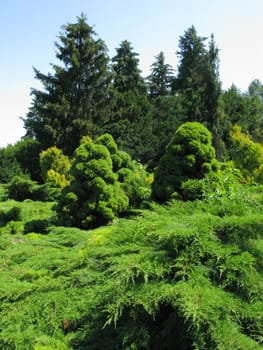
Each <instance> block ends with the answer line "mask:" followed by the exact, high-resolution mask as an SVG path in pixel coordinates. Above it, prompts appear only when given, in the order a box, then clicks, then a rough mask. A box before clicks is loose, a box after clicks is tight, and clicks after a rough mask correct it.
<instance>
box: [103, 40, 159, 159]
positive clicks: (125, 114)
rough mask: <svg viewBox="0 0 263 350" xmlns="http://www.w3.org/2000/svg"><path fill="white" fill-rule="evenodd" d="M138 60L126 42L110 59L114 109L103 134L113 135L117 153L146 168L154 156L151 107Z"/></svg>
mask: <svg viewBox="0 0 263 350" xmlns="http://www.w3.org/2000/svg"><path fill="white" fill-rule="evenodd" d="M137 56H138V54H137V53H136V52H134V49H133V47H132V46H131V44H130V43H129V42H128V41H127V40H125V41H123V42H122V43H121V44H120V47H119V48H117V54H116V56H115V57H113V59H112V70H113V89H114V93H113V95H114V99H113V101H114V105H113V108H112V112H111V116H110V120H109V122H108V123H107V124H106V125H105V127H104V131H105V132H109V133H110V134H112V136H113V137H114V139H115V140H116V142H117V144H118V146H119V147H120V149H122V150H124V151H125V152H128V153H129V154H130V155H131V157H132V158H135V159H137V160H139V161H141V162H142V163H144V164H146V163H148V161H149V159H151V157H152V155H153V154H152V144H151V138H152V121H151V104H150V102H149V100H148V96H147V91H146V84H145V82H144V79H143V77H142V76H141V71H140V69H139V59H138V58H137Z"/></svg>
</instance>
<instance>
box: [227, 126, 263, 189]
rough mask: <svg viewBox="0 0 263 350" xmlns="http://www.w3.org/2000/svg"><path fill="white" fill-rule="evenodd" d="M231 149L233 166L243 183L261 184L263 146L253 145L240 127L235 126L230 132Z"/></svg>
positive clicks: (262, 179)
mask: <svg viewBox="0 0 263 350" xmlns="http://www.w3.org/2000/svg"><path fill="white" fill-rule="evenodd" d="M230 139H231V141H232V144H233V147H232V148H231V155H232V158H233V161H234V164H235V166H236V167H237V168H238V169H240V170H241V173H242V175H243V176H244V178H245V181H246V182H248V183H252V182H253V181H255V182H259V183H262V182H263V145H262V144H260V143H255V142H253V140H252V139H251V138H250V137H249V136H248V135H247V134H245V133H243V132H242V131H241V127H240V126H238V125H235V126H234V127H233V128H232V130H231V131H230Z"/></svg>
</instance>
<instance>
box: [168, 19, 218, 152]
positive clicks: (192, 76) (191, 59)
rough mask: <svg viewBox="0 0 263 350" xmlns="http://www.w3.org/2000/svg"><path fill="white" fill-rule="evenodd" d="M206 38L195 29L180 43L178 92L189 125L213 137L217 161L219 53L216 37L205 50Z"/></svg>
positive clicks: (188, 31) (176, 84) (192, 28)
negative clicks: (200, 126) (203, 128)
mask: <svg viewBox="0 0 263 350" xmlns="http://www.w3.org/2000/svg"><path fill="white" fill-rule="evenodd" d="M206 40H207V38H205V37H200V36H198V34H197V32H196V29H195V27H194V26H192V27H190V28H189V29H188V30H186V31H185V33H184V35H183V36H181V37H180V40H179V51H178V52H177V55H178V58H179V66H178V76H177V79H176V82H175V85H174V88H175V92H176V93H179V94H181V95H182V101H183V102H182V103H183V109H184V113H185V118H186V121H198V122H200V123H203V124H204V125H205V126H206V127H207V128H208V129H209V130H210V131H211V132H212V133H213V144H214V146H215V148H216V153H217V157H218V158H222V153H223V148H224V146H223V143H222V137H221V129H222V126H221V124H222V112H221V109H220V108H221V107H220V100H221V83H220V80H219V73H218V49H217V48H216V46H215V42H214V37H213V35H212V36H211V40H210V42H209V44H208V48H207V46H206Z"/></svg>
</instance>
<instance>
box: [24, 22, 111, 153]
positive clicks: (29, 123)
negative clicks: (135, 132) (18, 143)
mask: <svg viewBox="0 0 263 350" xmlns="http://www.w3.org/2000/svg"><path fill="white" fill-rule="evenodd" d="M62 29H63V31H62V32H61V34H60V35H59V42H58V43H56V48H57V53H56V57H57V59H58V60H59V61H60V62H61V63H62V65H61V66H60V65H55V64H53V65H52V68H53V70H54V73H52V74H51V73H49V74H47V75H45V74H42V73H40V72H39V71H38V70H36V69H35V74H36V79H38V80H39V81H40V82H41V83H42V84H43V90H37V89H33V90H32V95H33V103H32V107H31V108H30V110H29V112H28V114H27V115H26V117H25V118H24V125H25V129H26V131H27V135H29V136H33V137H34V138H36V139H37V140H38V141H39V142H40V143H41V148H42V149H46V148H48V147H50V146H53V145H56V146H57V147H59V148H60V149H62V150H63V151H64V152H65V154H69V155H71V154H72V153H73V151H74V150H75V148H76V147H77V146H78V145H79V142H80V139H81V137H82V136H83V135H90V136H94V135H97V134H98V130H99V127H100V126H101V125H102V124H103V123H104V122H105V119H106V118H107V110H108V108H109V105H110V98H109V97H110V95H109V90H108V87H109V84H110V79H111V78H110V73H109V67H108V61H109V58H108V56H107V48H106V46H105V44H104V42H103V41H102V40H101V39H96V37H95V32H94V30H93V28H92V27H90V26H89V25H88V24H87V22H86V18H85V16H84V15H81V16H80V17H78V18H77V22H76V23H70V24H67V25H65V26H63V27H62Z"/></svg>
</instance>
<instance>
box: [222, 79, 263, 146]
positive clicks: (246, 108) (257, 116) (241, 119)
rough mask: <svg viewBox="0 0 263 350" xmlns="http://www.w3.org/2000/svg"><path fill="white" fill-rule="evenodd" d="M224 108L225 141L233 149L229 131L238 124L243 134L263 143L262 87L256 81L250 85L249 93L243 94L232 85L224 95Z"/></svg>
mask: <svg viewBox="0 0 263 350" xmlns="http://www.w3.org/2000/svg"><path fill="white" fill-rule="evenodd" d="M222 97H223V108H224V113H225V119H226V126H225V129H226V131H225V134H226V135H225V141H226V144H227V147H228V148H231V141H230V140H229V131H230V130H231V128H232V127H233V126H234V125H235V124H238V125H240V126H241V128H242V130H243V132H245V133H248V134H249V136H250V137H251V138H252V139H253V140H254V141H255V142H261V143H262V142H263V138H262V115H263V100H262V97H260V85H259V83H258V82H256V81H254V82H252V83H251V84H250V87H249V93H248V94H244V93H242V92H241V91H240V90H239V89H238V88H237V87H236V86H235V85H232V86H231V87H230V88H229V89H228V90H227V91H225V92H224V93H223V96H222Z"/></svg>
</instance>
